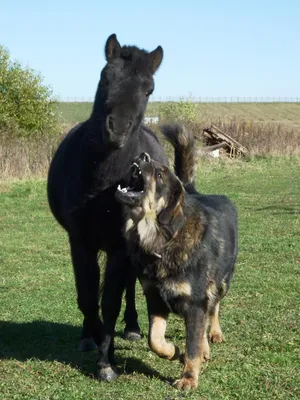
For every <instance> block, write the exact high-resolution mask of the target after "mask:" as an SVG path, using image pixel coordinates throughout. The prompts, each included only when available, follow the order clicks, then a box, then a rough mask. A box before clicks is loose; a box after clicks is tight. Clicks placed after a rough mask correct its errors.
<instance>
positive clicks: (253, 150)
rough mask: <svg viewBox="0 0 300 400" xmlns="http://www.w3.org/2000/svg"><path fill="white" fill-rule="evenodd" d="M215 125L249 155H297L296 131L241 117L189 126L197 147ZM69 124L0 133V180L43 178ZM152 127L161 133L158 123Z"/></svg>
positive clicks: (299, 132)
mask: <svg viewBox="0 0 300 400" xmlns="http://www.w3.org/2000/svg"><path fill="white" fill-rule="evenodd" d="M212 123H213V124H214V125H216V126H218V127H219V128H220V129H221V130H223V131H224V132H226V133H228V134H229V135H230V136H232V137H233V138H234V139H236V140H237V141H238V142H240V143H241V144H242V145H243V146H245V147H246V148H248V150H249V151H250V154H251V156H281V155H300V130H299V129H296V128H294V127H290V126H287V125H285V124H283V123H271V122H254V121H250V122H249V121H246V120H243V119H238V118H232V119H226V118H225V119H218V120H211V119H206V120H203V121H201V122H198V123H195V124H191V125H189V127H188V128H189V129H191V130H192V132H193V133H194V135H195V136H197V137H198V138H199V139H200V140H199V141H197V144H198V145H199V146H201V145H202V131H203V128H204V127H208V126H210V125H211V124H212ZM71 127H72V125H68V124H64V125H63V126H62V130H63V134H62V135H60V136H58V137H49V136H44V137H40V138H38V139H37V138H36V139H34V140H29V139H17V138H15V139H7V138H6V137H5V135H0V176H1V179H2V180H6V179H11V178H22V179H23V178H28V177H45V176H46V175H47V171H48V168H49V163H50V161H51V158H52V156H53V154H54V151H55V150H56V148H57V146H58V144H59V143H60V141H61V139H62V137H63V136H64V134H65V133H66V132H68V131H69V130H70V129H71ZM152 128H153V129H154V130H155V131H156V132H157V133H158V135H159V136H160V138H161V135H160V133H159V130H158V126H157V125H154V126H152ZM161 142H162V143H163V145H164V146H165V148H166V151H167V154H168V155H169V156H170V157H172V153H173V150H172V149H171V148H170V147H169V145H166V144H165V141H164V140H163V139H161Z"/></svg>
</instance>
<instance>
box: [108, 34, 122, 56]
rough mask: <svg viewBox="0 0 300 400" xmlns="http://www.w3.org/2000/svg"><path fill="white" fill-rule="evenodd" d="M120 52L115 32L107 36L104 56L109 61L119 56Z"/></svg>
mask: <svg viewBox="0 0 300 400" xmlns="http://www.w3.org/2000/svg"><path fill="white" fill-rule="evenodd" d="M120 54H121V45H120V43H119V42H118V40H117V36H116V34H115V33H113V34H112V35H110V36H109V38H108V39H107V41H106V44H105V58H106V61H110V60H111V59H113V58H115V57H119V56H120Z"/></svg>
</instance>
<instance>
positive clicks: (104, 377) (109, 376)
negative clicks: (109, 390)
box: [98, 367, 118, 382]
mask: <svg viewBox="0 0 300 400" xmlns="http://www.w3.org/2000/svg"><path fill="white" fill-rule="evenodd" d="M117 377H118V374H117V373H116V372H115V371H114V370H113V369H112V368H111V367H105V368H100V369H99V371H98V379H99V380H100V381H104V382H112V381H114V380H115V379H116V378H117Z"/></svg>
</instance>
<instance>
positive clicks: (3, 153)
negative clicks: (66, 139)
mask: <svg viewBox="0 0 300 400" xmlns="http://www.w3.org/2000/svg"><path fill="white" fill-rule="evenodd" d="M60 140H61V138H60V137H42V138H38V139H35V140H28V139H27V140H26V139H20V138H14V139H7V138H5V137H3V136H0V177H1V180H2V181H3V180H4V181H5V180H9V179H11V178H22V179H24V178H25V179H26V178H33V177H34V178H38V177H45V176H46V175H47V171H48V168H49V163H50V160H51V159H52V156H53V154H54V151H55V149H56V148H57V146H58V143H59V142H60Z"/></svg>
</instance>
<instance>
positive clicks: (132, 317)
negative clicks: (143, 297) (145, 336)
mask: <svg viewBox="0 0 300 400" xmlns="http://www.w3.org/2000/svg"><path fill="white" fill-rule="evenodd" d="M135 284H136V273H135V270H134V268H133V266H130V269H129V271H128V277H127V284H126V308H125V312H124V321H125V324H126V325H125V329H124V337H125V339H128V340H139V339H141V330H140V327H139V324H138V314H137V311H136V308H135Z"/></svg>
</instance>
